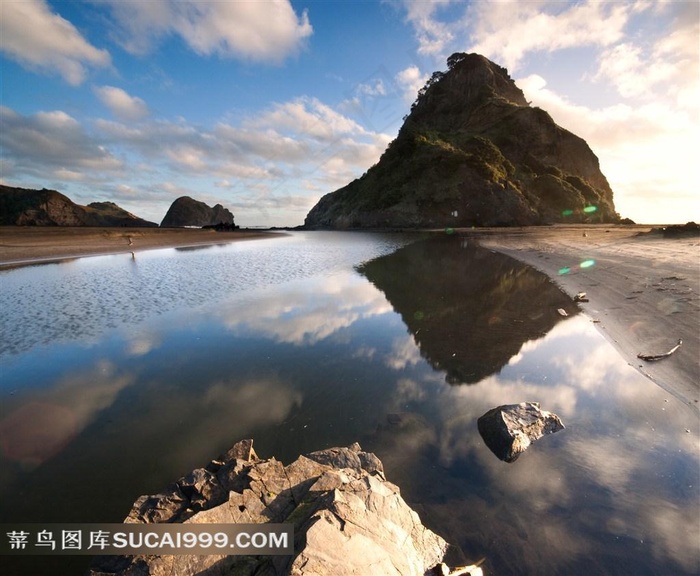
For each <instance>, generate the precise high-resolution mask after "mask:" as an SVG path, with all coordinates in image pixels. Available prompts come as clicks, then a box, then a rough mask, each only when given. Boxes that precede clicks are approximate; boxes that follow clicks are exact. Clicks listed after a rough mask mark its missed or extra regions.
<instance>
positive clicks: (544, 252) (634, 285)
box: [462, 226, 700, 413]
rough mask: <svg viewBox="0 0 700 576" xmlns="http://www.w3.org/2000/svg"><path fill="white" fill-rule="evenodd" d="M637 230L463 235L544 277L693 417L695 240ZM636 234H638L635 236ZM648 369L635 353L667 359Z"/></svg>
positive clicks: (698, 339)
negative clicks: (582, 298)
mask: <svg viewBox="0 0 700 576" xmlns="http://www.w3.org/2000/svg"><path fill="white" fill-rule="evenodd" d="M650 229H651V227H640V226H619V227H617V226H613V227H610V226H552V227H546V228H544V227H543V228H523V229H514V230H509V231H504V230H503V229H500V230H494V229H486V230H476V231H473V230H472V231H462V233H465V234H468V235H469V236H471V237H473V238H475V239H476V240H477V241H478V242H479V244H481V245H482V246H484V247H486V248H490V249H492V250H496V251H498V252H501V253H504V254H508V255H509V256H512V257H513V258H516V259H518V260H520V261H522V262H524V263H526V264H529V265H531V266H533V267H535V268H537V269H538V270H540V271H542V272H544V273H545V274H547V275H548V276H549V277H550V278H552V279H553V281H554V282H556V283H557V284H558V285H559V287H560V288H561V289H562V290H563V291H564V292H566V293H567V294H568V295H569V296H571V297H572V298H573V297H574V296H575V295H576V294H577V293H579V292H586V295H587V298H588V300H589V301H588V302H582V303H579V306H580V307H581V309H582V310H583V312H584V313H585V314H586V315H587V316H588V317H589V318H590V319H591V322H594V323H595V325H596V327H597V328H598V329H599V330H600V331H601V332H602V333H603V334H604V335H605V337H606V338H607V339H608V340H609V341H610V342H611V343H612V344H613V345H614V346H615V347H616V348H617V350H618V351H619V352H620V354H621V355H622V356H623V357H624V358H625V360H626V361H627V362H628V363H629V364H630V365H631V366H634V367H635V368H637V369H638V370H639V371H640V372H642V373H643V374H644V375H646V376H647V377H649V378H650V379H651V380H653V381H654V382H656V383H657V384H658V385H659V386H661V387H662V388H663V389H664V390H666V391H667V392H669V393H670V394H673V395H674V396H675V397H676V398H678V399H679V400H681V401H683V402H684V403H686V404H689V405H690V406H692V407H693V409H694V410H695V411H696V412H698V413H700V404H699V401H700V237H697V236H695V237H688V236H686V237H680V238H664V237H663V236H662V235H661V234H658V233H652V234H647V233H646V232H648V231H649V230H650ZM640 233H641V234H640ZM679 339H681V340H682V341H683V344H682V346H681V347H680V348H679V349H678V350H677V351H676V352H675V353H674V354H672V355H671V356H668V357H666V358H663V359H661V360H658V361H656V362H647V361H644V360H641V359H639V358H638V357H637V354H640V353H642V354H660V353H664V352H668V351H669V350H670V349H671V348H673V347H674V346H675V345H676V343H677V342H678V340H679Z"/></svg>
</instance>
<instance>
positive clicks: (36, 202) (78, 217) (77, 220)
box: [0, 184, 158, 228]
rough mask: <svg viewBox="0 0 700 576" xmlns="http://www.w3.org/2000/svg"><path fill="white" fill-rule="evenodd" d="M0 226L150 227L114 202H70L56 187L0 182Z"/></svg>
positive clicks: (149, 224)
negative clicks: (39, 187) (19, 185)
mask: <svg viewBox="0 0 700 576" xmlns="http://www.w3.org/2000/svg"><path fill="white" fill-rule="evenodd" d="M0 225H2V226H129V227H137V228H152V227H156V226H158V225H157V224H155V223H154V222H148V221H147V220H143V219H142V218H139V217H137V216H134V215H133V214H131V213H130V212H127V211H126V210H124V209H123V208H120V207H119V206H117V205H116V204H114V202H93V203H92V204H88V205H87V206H81V205H80V204H76V203H74V202H73V201H72V200H71V199H70V198H68V197H67V196H65V195H64V194H61V193H60V192H57V191H56V190H47V189H46V188H44V189H42V190H32V189H29V188H14V187H11V186H4V185H1V184H0Z"/></svg>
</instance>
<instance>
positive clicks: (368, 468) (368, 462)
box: [89, 440, 459, 576]
mask: <svg viewBox="0 0 700 576" xmlns="http://www.w3.org/2000/svg"><path fill="white" fill-rule="evenodd" d="M252 445H253V441H252V440H243V441H241V442H238V443H237V444H236V445H234V446H233V448H231V449H230V450H229V451H228V452H227V453H226V454H225V455H223V456H221V457H219V458H218V459H216V460H212V461H211V462H210V463H209V464H208V465H207V466H206V467H205V468H198V469H196V470H193V471H192V472H190V473H189V474H187V475H186V476H185V477H183V478H180V479H179V480H178V481H177V482H175V483H174V484H171V485H170V486H169V487H168V488H167V489H166V490H165V491H164V492H163V493H161V494H158V495H155V496H142V497H141V498H139V499H138V500H137V501H136V502H135V503H134V507H133V508H132V510H131V513H130V514H129V516H128V517H127V518H126V520H125V522H126V523H145V524H151V523H173V522H175V523H184V524H226V523H243V524H253V523H291V524H293V525H294V554H293V555H292V556H247V557H246V556H223V555H222V556H215V555H208V556H186V555H180V556H103V557H99V558H97V559H96V560H95V561H94V562H93V566H92V568H91V570H90V572H89V574H91V575H93V576H97V575H100V576H106V575H108V574H120V575H124V576H126V575H132V576H133V575H135V574H150V575H160V574H163V575H164V574H178V575H179V576H190V575H194V574H240V575H250V576H252V575H257V576H261V575H268V576H271V575H283V574H284V575H292V576H303V575H305V574H308V575H315V574H333V575H334V576H345V575H348V576H349V575H350V574H372V575H377V576H381V575H387V576H388V575H394V576H401V575H407V574H415V575H423V574H426V573H429V572H428V571H429V570H431V569H436V571H435V572H430V573H435V574H443V571H442V568H443V565H442V560H443V558H444V557H445V555H446V553H447V551H448V548H449V547H448V544H447V543H446V542H445V540H443V539H442V538H441V537H440V536H438V535H437V534H435V533H433V532H431V531H430V530H428V529H427V528H426V527H425V526H423V524H422V523H421V521H420V519H419V517H418V515H417V514H416V512H414V511H413V510H412V509H411V508H410V507H409V506H408V505H407V504H406V502H405V501H404V500H403V498H402V497H401V495H400V493H399V489H398V487H397V486H395V485H394V484H391V483H390V482H388V481H387V480H386V478H385V477H384V469H383V466H382V463H381V461H380V460H379V459H378V458H377V457H376V456H375V455H374V454H371V453H368V452H364V451H363V450H362V449H361V448H360V445H359V444H353V445H352V446H349V447H347V448H329V449H327V450H321V451H320V452H312V453H311V454H307V455H306V456H299V458H298V459H297V460H295V461H294V462H292V463H291V464H289V465H288V466H284V465H283V464H282V463H281V462H279V461H277V460H275V459H274V458H271V459H268V460H263V459H260V458H259V457H258V456H257V455H256V453H255V451H254V450H253V448H252ZM453 553H454V554H455V555H458V554H459V553H458V551H457V550H456V549H455V550H454V551H453ZM456 557H457V556H455V558H456ZM437 570H439V572H438V571H437Z"/></svg>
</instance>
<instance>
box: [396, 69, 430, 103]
mask: <svg viewBox="0 0 700 576" xmlns="http://www.w3.org/2000/svg"><path fill="white" fill-rule="evenodd" d="M428 78H430V74H423V73H421V71H420V69H419V68H418V66H409V67H408V68H404V69H403V70H401V72H399V73H398V74H397V75H396V82H397V83H398V85H399V86H400V87H401V89H402V90H403V93H404V100H405V101H406V102H409V103H411V102H413V101H414V100H415V99H416V97H417V96H418V91H419V90H420V89H421V88H423V86H425V83H426V82H427V81H428Z"/></svg>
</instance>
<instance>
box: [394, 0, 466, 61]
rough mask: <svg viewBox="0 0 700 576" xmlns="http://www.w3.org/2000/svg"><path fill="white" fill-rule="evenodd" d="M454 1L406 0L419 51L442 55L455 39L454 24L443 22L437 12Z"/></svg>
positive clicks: (425, 53)
mask: <svg viewBox="0 0 700 576" xmlns="http://www.w3.org/2000/svg"><path fill="white" fill-rule="evenodd" d="M451 3H452V0H427V1H422V2H413V1H412V0H404V8H405V9H406V12H407V15H406V18H407V20H408V21H409V22H410V23H411V25H412V26H413V28H414V30H415V31H416V39H417V40H418V53H419V54H424V55H441V54H443V53H444V51H445V49H446V47H447V46H449V45H450V44H451V43H452V42H453V40H454V31H453V26H451V25H450V24H448V23H445V22H441V21H440V20H439V19H438V17H437V15H436V12H438V11H439V9H440V8H444V7H446V6H448V5H449V4H451Z"/></svg>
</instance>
